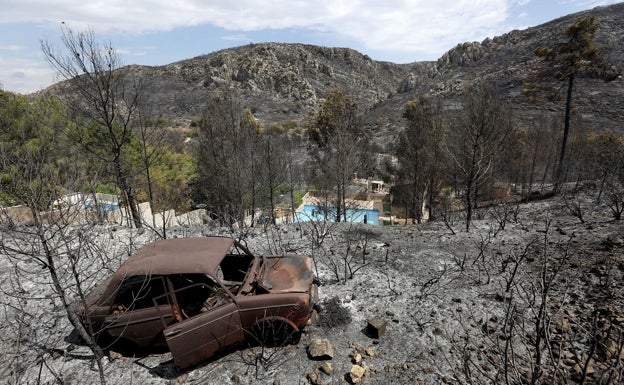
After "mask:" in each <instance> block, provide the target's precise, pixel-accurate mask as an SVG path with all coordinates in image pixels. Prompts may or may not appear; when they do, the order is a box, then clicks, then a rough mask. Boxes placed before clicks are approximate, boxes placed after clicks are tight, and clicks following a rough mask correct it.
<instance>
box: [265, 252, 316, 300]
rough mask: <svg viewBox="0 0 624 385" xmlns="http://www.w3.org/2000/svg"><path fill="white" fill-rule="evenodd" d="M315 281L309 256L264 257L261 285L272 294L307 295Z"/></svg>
mask: <svg viewBox="0 0 624 385" xmlns="http://www.w3.org/2000/svg"><path fill="white" fill-rule="evenodd" d="M313 280H314V273H313V271H312V258H310V257H308V256H302V255H280V256H268V257H267V256H265V257H264V263H263V266H262V278H261V284H262V286H263V287H264V288H265V289H267V290H268V291H269V292H271V293H306V292H309V291H310V287H311V286H312V282H313Z"/></svg>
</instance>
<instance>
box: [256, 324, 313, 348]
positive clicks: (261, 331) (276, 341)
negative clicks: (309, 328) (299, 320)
mask: <svg viewBox="0 0 624 385" xmlns="http://www.w3.org/2000/svg"><path fill="white" fill-rule="evenodd" d="M252 335H253V339H254V340H255V341H254V342H256V343H258V344H260V345H262V346H266V347H279V346H285V345H289V344H296V343H297V342H299V340H300V339H301V332H299V331H298V330H295V329H294V328H293V327H292V326H291V325H289V324H288V323H287V322H283V321H278V320H270V321H263V322H260V323H258V324H257V325H256V326H255V328H254V331H253V333H252Z"/></svg>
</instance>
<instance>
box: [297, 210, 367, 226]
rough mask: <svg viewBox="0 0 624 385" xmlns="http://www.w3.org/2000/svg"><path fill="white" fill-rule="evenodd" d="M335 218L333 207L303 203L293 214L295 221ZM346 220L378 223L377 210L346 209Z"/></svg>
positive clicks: (333, 219)
mask: <svg viewBox="0 0 624 385" xmlns="http://www.w3.org/2000/svg"><path fill="white" fill-rule="evenodd" d="M335 219H336V208H335V207H329V208H325V207H320V206H315V205H305V206H303V209H302V210H301V211H299V212H297V214H295V222H308V221H324V220H326V221H330V222H333V221H335ZM347 222H355V223H368V224H370V225H374V226H378V225H379V210H369V209H347Z"/></svg>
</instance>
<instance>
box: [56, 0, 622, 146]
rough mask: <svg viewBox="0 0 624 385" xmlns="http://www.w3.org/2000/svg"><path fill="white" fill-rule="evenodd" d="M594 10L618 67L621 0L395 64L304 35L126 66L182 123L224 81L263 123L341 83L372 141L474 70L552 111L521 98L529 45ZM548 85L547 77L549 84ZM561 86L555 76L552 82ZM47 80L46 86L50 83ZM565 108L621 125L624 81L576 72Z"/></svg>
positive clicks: (530, 108) (458, 87) (517, 99)
mask: <svg viewBox="0 0 624 385" xmlns="http://www.w3.org/2000/svg"><path fill="white" fill-rule="evenodd" d="M585 15H594V16H595V17H596V18H597V19H598V21H599V23H600V25H601V28H600V29H599V30H598V33H597V38H596V40H597V42H598V43H599V44H600V46H601V47H602V51H603V53H604V55H605V57H606V58H607V59H608V60H609V61H610V62H611V64H613V66H614V67H615V68H617V69H618V70H619V71H620V72H621V71H622V68H624V52H623V50H622V47H623V46H624V3H622V4H615V5H611V6H608V7H598V8H595V9H593V10H590V11H586V12H582V13H578V14H573V15H569V16H565V17H562V18H559V19H556V20H553V21H551V22H549V23H546V24H543V25H540V26H536V27H532V28H528V29H526V30H522V31H518V30H515V31H511V32H509V33H507V34H504V35H502V36H497V37H493V38H488V39H485V40H484V41H483V42H461V43H459V44H458V45H457V46H456V47H455V48H453V49H451V50H449V51H448V52H446V53H445V54H444V55H443V56H442V57H441V58H439V59H438V60H437V62H415V63H411V64H394V63H389V62H381V61H375V60H372V59H371V58H370V57H368V56H366V55H363V54H361V53H359V52H357V51H354V50H352V49H348V48H328V47H318V46H312V45H305V44H280V43H264V44H250V45H245V46H241V47H237V48H231V49H226V50H222V51H218V52H214V53H210V54H207V55H202V56H198V57H195V58H192V59H188V60H183V61H180V62H176V63H172V64H168V65H164V66H158V67H146V66H130V67H129V69H130V70H131V71H132V72H133V73H134V74H135V75H136V76H137V77H138V78H141V79H143V81H144V84H145V94H146V95H147V99H148V100H147V102H148V105H149V106H150V107H151V108H152V110H153V113H154V114H155V115H158V116H163V117H165V118H167V119H169V120H170V121H173V122H176V123H177V124H180V125H182V126H187V125H189V124H190V121H191V120H192V119H195V118H197V117H198V116H200V114H201V111H202V108H203V105H204V103H205V101H206V100H207V99H208V98H210V96H211V95H212V94H213V93H214V92H216V91H218V90H222V89H224V88H233V89H235V90H237V91H238V93H239V94H240V97H241V101H242V104H243V105H244V106H245V107H247V108H249V109H251V110H252V111H253V113H254V115H255V116H256V117H257V118H258V119H260V121H261V122H262V123H263V124H265V125H271V124H273V123H279V122H284V121H287V120H293V121H296V122H303V121H305V119H307V117H308V116H309V113H310V111H311V110H312V109H313V108H315V107H317V106H318V105H319V101H321V100H322V98H323V97H324V96H325V95H326V94H327V91H328V90H329V89H330V88H332V87H340V88H342V89H344V90H345V91H346V92H348V93H349V94H351V95H353V96H354V97H355V98H356V99H357V101H358V102H359V104H360V107H361V110H362V112H363V114H364V116H363V118H364V121H365V122H367V123H368V124H369V125H370V126H372V127H375V128H376V129H377V130H378V132H377V135H376V136H377V138H378V140H379V141H380V142H382V144H383V142H384V141H386V142H387V141H389V140H391V139H392V138H393V136H394V135H395V134H396V131H397V130H398V129H399V128H400V127H401V126H402V125H403V119H402V117H401V116H402V109H403V106H404V104H405V102H406V101H407V100H409V99H410V98H414V97H416V96H417V95H422V94H425V95H429V96H439V97H441V98H443V99H444V100H445V104H446V106H447V107H448V108H450V109H452V108H453V106H456V103H457V102H458V100H459V99H458V98H459V97H460V96H461V94H462V90H463V89H464V87H465V86H466V85H467V84H469V83H471V82H473V81H475V80H476V79H479V78H484V79H487V80H491V81H493V82H495V83H496V84H498V85H499V86H500V90H501V93H502V95H503V96H504V97H506V98H508V99H509V100H510V101H512V102H513V104H514V106H515V110H516V114H515V116H516V118H517V119H519V120H520V122H523V121H527V120H528V119H530V118H531V117H533V116H536V115H537V114H538V113H541V112H542V111H545V112H547V113H560V111H561V110H562V107H563V103H557V104H553V103H550V104H543V105H539V106H536V105H529V104H526V103H525V102H524V100H523V97H522V89H523V84H524V83H525V82H527V81H531V80H533V78H534V75H535V71H536V69H537V68H538V66H539V65H540V63H539V61H538V60H537V58H536V57H535V55H534V49H535V47H537V46H539V45H541V44H545V43H548V42H553V41H555V40H556V39H557V37H558V36H561V31H562V30H564V29H565V28H566V27H567V26H568V25H569V24H570V23H571V22H572V21H573V20H574V19H575V18H577V17H579V16H585ZM555 85H556V84H555ZM561 86H563V84H561ZM58 90H59V88H57V87H55V86H53V87H52V88H51V89H49V90H48V91H49V92H50V91H51V92H55V91H56V92H58ZM577 90H578V91H577V92H576V93H575V95H574V96H575V100H574V107H575V111H577V112H579V113H580V115H581V116H582V117H583V119H584V121H585V122H586V124H588V126H589V127H590V128H593V129H600V128H608V129H612V130H616V131H619V132H624V119H623V118H622V116H621V111H622V110H624V97H623V96H624V81H623V80H622V78H621V77H620V78H619V79H617V80H615V81H612V82H608V83H606V82H604V81H601V80H597V79H591V78H581V79H578V82H577Z"/></svg>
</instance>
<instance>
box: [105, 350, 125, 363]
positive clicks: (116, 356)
mask: <svg viewBox="0 0 624 385" xmlns="http://www.w3.org/2000/svg"><path fill="white" fill-rule="evenodd" d="M122 358H123V355H122V354H121V353H117V352H116V351H113V350H111V351H109V352H108V360H109V361H115V360H120V359H122Z"/></svg>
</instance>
